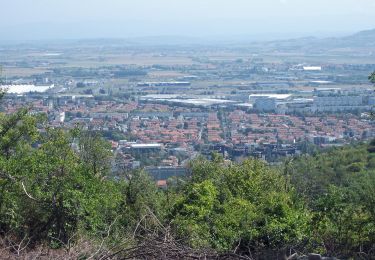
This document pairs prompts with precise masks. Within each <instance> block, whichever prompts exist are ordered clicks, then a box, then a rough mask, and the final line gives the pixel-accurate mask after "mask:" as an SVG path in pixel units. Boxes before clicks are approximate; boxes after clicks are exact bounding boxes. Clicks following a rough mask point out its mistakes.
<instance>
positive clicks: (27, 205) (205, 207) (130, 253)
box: [0, 109, 375, 259]
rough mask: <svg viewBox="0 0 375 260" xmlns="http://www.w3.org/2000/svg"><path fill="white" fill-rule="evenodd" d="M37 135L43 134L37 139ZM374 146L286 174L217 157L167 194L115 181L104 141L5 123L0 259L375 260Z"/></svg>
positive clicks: (336, 153)
mask: <svg viewBox="0 0 375 260" xmlns="http://www.w3.org/2000/svg"><path fill="white" fill-rule="evenodd" d="M38 129H45V130H43V131H39V130H38ZM373 145H375V144H370V145H366V144H362V145H358V146H355V147H343V148H336V149H332V150H329V151H327V152H324V153H320V154H316V155H314V156H301V157H297V158H293V159H289V160H287V161H286V162H285V163H284V164H283V165H282V166H281V167H279V168H271V167H269V166H267V165H266V164H264V163H263V162H260V161H256V160H247V161H245V162H243V163H242V164H235V163H229V162H225V161H223V160H222V158H220V157H219V156H213V159H212V160H211V161H208V160H205V159H203V158H199V159H196V160H195V161H193V162H192V163H191V170H192V175H191V176H190V177H188V178H186V179H185V180H171V181H170V182H169V188H168V189H166V190H161V189H158V188H157V187H156V186H155V184H154V182H153V181H152V180H151V179H150V178H149V176H148V175H146V174H145V173H143V172H141V171H139V172H133V173H131V174H130V173H128V174H124V176H123V178H121V180H113V179H111V178H109V177H107V176H108V175H109V173H110V170H111V165H110V158H111V156H112V154H111V152H110V150H109V148H110V147H108V144H107V143H106V142H105V141H103V140H102V139H101V137H100V136H99V135H97V134H95V133H88V132H83V131H79V130H78V129H76V130H74V131H63V130H61V129H52V128H47V127H45V126H44V118H43V117H39V116H38V117H36V116H31V115H29V114H28V111H27V110H26V109H24V110H21V111H19V112H17V113H15V114H13V115H1V117H0V149H1V155H0V232H1V236H0V237H1V239H0V243H1V244H0V247H1V249H0V255H3V256H8V257H10V258H13V257H20V258H25V259H26V258H28V259H29V258H32V257H36V258H38V257H39V259H43V258H45V259H51V258H54V259H58V258H60V259H69V258H71V259H152V258H154V259H155V258H162V259H176V258H186V259H204V257H206V259H209V258H212V259H220V258H225V259H228V258H237V259H270V258H276V256H278V257H280V258H281V257H284V256H289V255H290V254H292V253H294V252H298V253H299V254H307V253H309V252H310V253H311V252H314V253H320V254H323V255H327V256H336V257H342V258H347V257H354V258H363V259H367V258H371V257H375V153H373V152H374V150H375V149H373Z"/></svg>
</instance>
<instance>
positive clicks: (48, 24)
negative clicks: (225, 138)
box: [0, 0, 375, 40]
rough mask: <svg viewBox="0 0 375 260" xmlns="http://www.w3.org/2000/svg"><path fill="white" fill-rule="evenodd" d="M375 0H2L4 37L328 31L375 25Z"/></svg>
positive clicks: (0, 28)
mask: <svg viewBox="0 0 375 260" xmlns="http://www.w3.org/2000/svg"><path fill="white" fill-rule="evenodd" d="M374 9H375V0H133V1H130V0H0V10H1V11H0V33H1V35H2V36H1V37H0V40H1V39H3V40H4V39H5V38H6V39H10V40H28V39H32V40H35V39H77V38H107V37H111V38H127V37H134V36H156V35H181V36H199V37H202V36H228V37H229V36H239V35H244V36H247V35H259V34H261V35H270V36H272V35H275V36H280V35H295V36H306V35H322V34H325V35H327V34H329V33H351V32H354V31H359V30H364V29H372V28H375V16H374V11H373V10H374Z"/></svg>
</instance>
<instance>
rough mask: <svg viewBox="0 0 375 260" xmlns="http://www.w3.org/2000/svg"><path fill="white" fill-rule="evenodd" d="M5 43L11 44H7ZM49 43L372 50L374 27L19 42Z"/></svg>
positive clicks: (65, 44)
mask: <svg viewBox="0 0 375 260" xmlns="http://www.w3.org/2000/svg"><path fill="white" fill-rule="evenodd" d="M7 45H11V44H10V43H9V44H7ZM20 45H22V46H26V45H48V46H59V47H61V46H71V45H79V46H92V47H94V46H112V47H113V46H118V47H121V46H137V47H142V46H143V47H147V46H191V47H192V46H213V45H217V46H223V47H237V46H241V47H250V48H261V49H270V50H281V51H282V50H286V51H288V50H296V51H298V50H301V51H303V50H321V51H327V50H335V49H353V48H354V49H370V50H374V51H375V29H373V30H366V31H361V32H358V33H355V34H353V35H349V36H344V37H329V38H318V37H303V38H294V39H293V38H292V39H286V40H285V39H284V40H268V41H267V40H264V38H262V37H259V38H258V37H256V36H231V37H230V36H228V37H226V36H217V37H206V38H205V37H189V36H173V35H165V36H145V37H133V38H124V39H121V38H97V39H81V40H55V41H53V40H51V41H32V42H29V43H23V44H20Z"/></svg>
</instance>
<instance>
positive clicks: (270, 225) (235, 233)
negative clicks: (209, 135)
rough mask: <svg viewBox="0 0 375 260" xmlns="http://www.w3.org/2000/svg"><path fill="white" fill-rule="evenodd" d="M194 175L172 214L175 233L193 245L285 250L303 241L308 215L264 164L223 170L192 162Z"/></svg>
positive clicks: (250, 163)
mask: <svg viewBox="0 0 375 260" xmlns="http://www.w3.org/2000/svg"><path fill="white" fill-rule="evenodd" d="M192 171H193V177H192V182H191V183H189V184H188V185H187V186H186V187H185V191H184V192H183V194H184V195H183V196H181V198H180V199H179V201H178V202H177V203H176V205H175V207H174V209H173V211H172V213H173V215H174V216H175V219H174V224H175V225H176V227H177V229H178V232H179V234H180V235H181V236H182V237H185V236H188V237H189V238H190V240H189V241H190V243H191V245H193V246H197V247H200V246H205V247H207V246H210V247H214V248H216V249H219V250H223V251H226V250H231V249H233V248H234V247H236V245H237V247H238V248H239V249H240V250H245V248H247V247H252V248H262V247H274V246H280V247H281V248H284V247H288V246H290V245H292V244H295V243H300V242H302V240H303V239H305V235H304V234H307V233H306V231H307V230H306V228H307V226H308V222H309V213H308V212H306V211H304V209H303V207H302V204H300V203H299V202H298V201H297V199H296V197H295V196H294V192H293V190H292V189H290V188H289V187H287V185H286V182H285V179H284V178H283V177H282V176H280V175H279V174H278V173H277V172H275V171H273V170H271V169H270V168H269V167H267V166H266V165H265V164H263V163H262V162H259V161H255V160H249V161H246V162H244V163H243V164H240V165H234V164H230V165H225V164H223V163H220V162H219V161H218V160H217V159H215V158H214V161H213V162H210V161H205V160H199V161H195V162H193V163H192Z"/></svg>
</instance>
